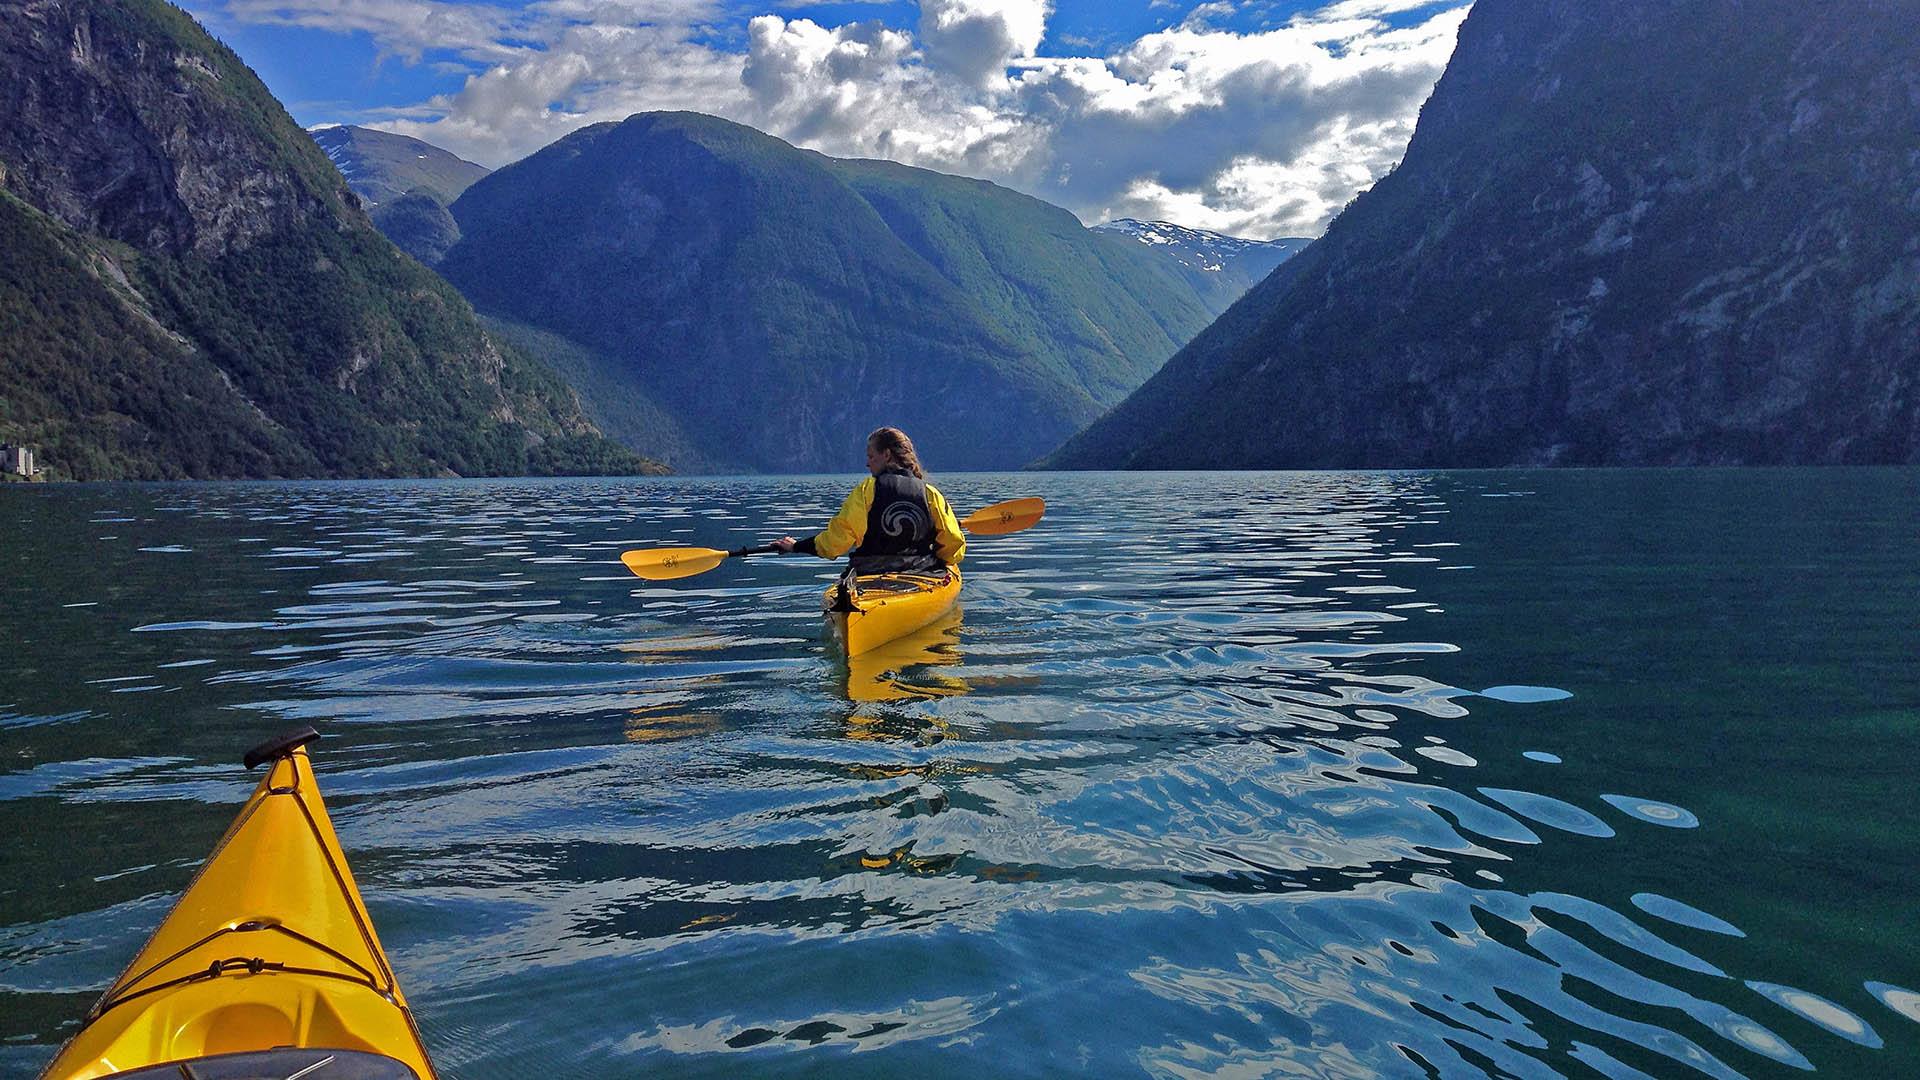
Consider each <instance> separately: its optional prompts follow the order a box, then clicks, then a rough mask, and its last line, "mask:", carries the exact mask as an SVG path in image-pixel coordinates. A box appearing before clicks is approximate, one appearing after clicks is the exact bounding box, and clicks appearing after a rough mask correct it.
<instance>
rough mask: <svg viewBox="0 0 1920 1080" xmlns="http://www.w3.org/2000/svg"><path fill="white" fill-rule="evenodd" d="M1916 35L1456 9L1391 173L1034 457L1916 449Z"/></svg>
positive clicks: (1767, 22)
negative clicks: (1440, 62)
mask: <svg viewBox="0 0 1920 1080" xmlns="http://www.w3.org/2000/svg"><path fill="white" fill-rule="evenodd" d="M1916 115H1920V19H1915V18H1914V17H1913V6H1912V4H1911V3H1906V2H1897V0H1843V2H1836V3H1830V4H1818V5H1806V4H1801V3H1797V2H1790V0H1745V2H1742V3H1733V2H1731V0H1713V2H1710V3H1703V4H1671V3H1667V2H1664V0H1609V2H1606V3H1592V2H1590V0H1478V2H1477V3H1475V5H1474V8H1473V12H1472V14H1471V15H1470V16H1469V17H1468V18H1467V20H1466V22H1465V24H1464V25H1463V26H1462V28H1461V31H1460V37H1459V44H1458V46H1457V48H1456V51H1455V53H1454V56H1453V59H1452V61H1451V63H1450V64H1449V65H1448V67H1447V70H1446V73H1445V75H1444V76H1443V77H1442V78H1441V80H1440V82H1439V84H1438V85H1437V86H1436V87H1435V89H1434V92H1433V96H1432V98H1431V99H1430V100H1429V101H1428V102H1427V104H1426V106H1425V107H1424V108H1423V109H1422V111H1421V114H1420V120H1419V125H1418V128H1417V130H1416V132H1415V134H1414V137H1413V140H1412V142H1411V144H1410V145H1409V146H1408V149H1407V154H1406V158H1405V160H1404V161H1403V162H1402V163H1401V165H1400V166H1399V167H1398V168H1397V169H1396V170H1395V171H1394V172H1393V173H1392V174H1391V175H1389V176H1387V177H1385V178H1383V179H1382V180H1381V181H1380V182H1379V183H1378V184H1376V185H1375V186H1374V187H1373V189H1372V190H1370V191H1368V192H1366V193H1365V194H1363V195H1361V196H1360V197H1359V198H1358V199H1356V200H1355V201H1354V202H1353V203H1352V204H1351V205H1350V206H1349V207H1348V209H1347V210H1346V211H1345V212H1344V213H1342V214H1341V215H1340V217H1339V218H1338V219H1336V220H1335V221H1334V223H1333V224H1332V226H1331V227H1330V228H1329V229H1328V231H1327V234H1326V235H1325V236H1324V237H1322V238H1321V239H1320V240H1319V241H1317V242H1316V243H1315V244H1313V246H1311V247H1310V248H1308V249H1307V250H1306V251H1305V252H1303V253H1302V254H1300V255H1299V256H1298V257H1296V258H1295V259H1293V260H1291V261H1290V262H1288V263H1286V264H1284V265H1283V266H1282V268H1281V272H1280V273H1276V274H1275V275H1274V276H1273V277H1271V278H1269V279H1268V280H1267V281H1265V282H1263V283H1262V284H1261V285H1259V286H1257V287H1255V288H1254V289H1253V290H1252V291H1251V292H1249V293H1248V294H1247V296H1246V297H1245V298H1244V299H1242V300H1241V301H1240V302H1239V303H1238V304H1236V305H1235V306H1234V307H1233V308H1232V309H1230V310H1229V311H1228V313H1227V314H1226V315H1225V316H1223V317H1222V318H1221V319H1220V320H1219V321H1218V322H1217V323H1215V324H1214V325H1213V326H1212V327H1209V328H1208V330H1207V331H1206V332H1205V333H1203V334H1201V335H1199V337H1197V338H1196V339H1195V340H1194V341H1193V342H1192V343H1191V344H1189V345H1188V346H1187V347H1186V348H1185V349H1184V350H1182V352H1181V353H1180V354H1179V355H1178V356H1176V357H1174V358H1173V359H1172V360H1171V361H1169V362H1168V363H1167V365H1166V366H1165V368H1163V369H1162V370H1161V372H1160V373H1159V374H1158V375H1156V376H1155V377H1154V378H1153V379H1152V380H1150V381H1149V382H1148V383H1147V384H1146V385H1145V386H1144V387H1142V388H1141V389H1140V390H1139V391H1138V392H1137V393H1135V394H1134V395H1133V396H1132V397H1131V398H1130V399H1129V400H1128V401H1127V402H1126V403H1125V404H1123V405H1121V406H1120V407H1119V408H1117V409H1115V410H1114V411H1113V412H1112V413H1110V414H1109V415H1108V416H1106V417H1104V418H1103V419H1102V420H1101V421H1100V422H1098V423H1096V424H1094V425H1092V426H1091V427H1090V428H1089V429H1088V430H1087V431H1086V432H1084V433H1082V434H1081V435H1080V436H1078V437H1077V438H1075V439H1074V440H1072V441H1071V442H1069V443H1068V444H1067V445H1066V446H1065V447H1064V448H1063V449H1061V450H1060V451H1059V452H1058V453H1056V454H1055V455H1054V456H1053V457H1052V458H1051V463H1052V464H1053V465H1056V466H1060V467H1081V468H1084V467H1153V468H1183V467H1374V466H1380V467H1397V466H1480V465H1522V464H1544V465H1677V464H1736V463H1753V464H1758V463H1841V462H1912V461H1916V460H1920V411H1917V410H1916V404H1917V402H1916V395H1917V394H1920V389H1917V388H1920V195H1916V192H1920V151H1916V150H1915V145H1916V144H1915V135H1914V133H1915V128H1914V117H1915V116H1916Z"/></svg>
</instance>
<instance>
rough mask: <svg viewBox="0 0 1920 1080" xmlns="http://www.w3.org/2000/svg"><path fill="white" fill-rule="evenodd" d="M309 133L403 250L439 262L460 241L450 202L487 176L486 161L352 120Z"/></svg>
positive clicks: (375, 221) (377, 225)
mask: <svg viewBox="0 0 1920 1080" xmlns="http://www.w3.org/2000/svg"><path fill="white" fill-rule="evenodd" d="M307 133H308V134H309V135H312V136H313V141H314V142H316V143H318V144H320V149H322V150H324V151H326V153H327V160H329V161H331V162H333V164H334V167H335V168H337V169H339V170H340V175H341V176H343V177H345V178H346V181H347V186H348V187H350V188H352V189H353V193H354V194H355V195H358V196H360V202H361V204H362V205H363V206H365V207H366V209H367V216H369V217H371V218H372V219H373V226H374V228H376V229H379V230H380V231H381V233H383V234H385V236H386V238H387V239H389V240H391V241H393V242H394V243H395V244H396V245H398V246H399V248H400V250H402V251H404V252H406V253H407V254H409V255H411V256H413V257H414V258H416V259H419V260H420V261H421V262H423V263H426V264H427V265H428V266H433V265H435V264H437V263H438V262H439V261H440V259H441V257H442V256H444V255H446V253H447V249H448V248H450V247H452V246H453V245H454V244H455V243H457V242H458V241H459V239H460V227H459V226H458V225H455V224H454V221H453V215H452V214H449V213H448V212H447V206H448V205H449V204H451V203H452V202H453V200H455V199H457V198H459V197H460V193H461V192H463V191H465V190H467V188H468V187H470V186H472V185H473V182H474V181H476V180H478V179H480V178H481V177H483V176H485V175H487V169H486V167H485V166H484V165H475V164H474V163H473V162H471V161H468V160H466V159H464V158H459V157H455V156H454V155H452V154H450V153H448V152H447V151H445V150H442V149H440V148H439V147H437V146H435V145H433V144H432V143H428V142H422V141H420V140H419V139H414V138H410V137H408V136H405V135H395V134H393V133H391V132H386V131H375V130H373V129H372V128H363V127H356V126H354V125H352V124H322V125H320V126H319V127H316V128H309V129H308V131H307Z"/></svg>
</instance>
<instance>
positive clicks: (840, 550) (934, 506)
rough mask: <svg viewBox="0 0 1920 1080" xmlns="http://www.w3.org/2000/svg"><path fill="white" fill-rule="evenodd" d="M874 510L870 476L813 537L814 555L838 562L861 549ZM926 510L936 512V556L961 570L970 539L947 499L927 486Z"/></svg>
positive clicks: (934, 530)
mask: <svg viewBox="0 0 1920 1080" xmlns="http://www.w3.org/2000/svg"><path fill="white" fill-rule="evenodd" d="M872 508H873V477H871V476H869V477H867V478H866V479H865V480H862V481H860V482H859V483H858V484H855V485H854V486H853V491H852V492H850V493H849V494H848V495H847V501H846V502H843V503H841V504H840V512H839V513H837V514H835V515H833V520H832V521H829V522H827V527H826V528H825V529H822V530H821V531H820V532H819V533H818V534H816V535H815V536H814V538H813V553H814V554H815V555H818V556H820V557H821V558H823V559H837V558H839V557H840V556H842V555H845V554H846V553H847V552H849V551H852V550H853V549H854V548H856V547H859V546H860V541H861V540H863V539H865V538H866V535H867V511H869V510H871V509H872ZM927 509H928V510H931V511H932V512H933V533H934V535H933V553H934V554H935V555H937V556H939V558H940V561H941V562H943V563H946V564H947V565H948V566H958V565H959V564H960V560H961V559H962V558H964V557H965V556H966V554H967V539H966V537H965V536H964V535H963V534H962V533H961V532H960V522H959V520H958V519H957V518H955V517H954V516H953V507H951V506H948V505H947V497H946V496H944V495H942V494H940V489H938V488H936V487H934V486H933V485H932V484H928V485H927Z"/></svg>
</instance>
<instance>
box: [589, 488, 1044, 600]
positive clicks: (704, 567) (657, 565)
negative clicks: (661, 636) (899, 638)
mask: <svg viewBox="0 0 1920 1080" xmlns="http://www.w3.org/2000/svg"><path fill="white" fill-rule="evenodd" d="M1046 509H1047V504H1046V503H1045V502H1042V501H1041V500H1039V499H1032V498H1028V499H1009V500H1007V501H1006V502H1003V503H994V504H993V505H992V506H987V507H982V508H981V509H979V510H975V511H974V512H973V513H971V514H968V515H967V516H966V517H964V518H961V519H960V527H961V528H963V529H965V530H967V531H968V532H970V533H973V534H975V535H977V536H1005V535H1006V534H1007V533H1012V532H1019V531H1020V530H1021V529H1028V528H1032V527H1033V525H1034V524H1035V523H1037V522H1038V521H1039V520H1040V515H1041V514H1044V513H1045V512H1046ZM779 550H780V549H779V548H777V547H774V546H773V545H772V544H767V545H765V546H764V547H743V548H734V549H733V550H732V551H722V550H720V549H719V548H687V547H676V548H647V549H645V550H643V551H623V552H621V553H620V561H621V562H622V563H624V564H626V567H627V569H629V570H631V571H633V572H634V574H635V575H636V576H638V577H643V578H646V579H647V580H649V581H671V580H672V579H674V578H683V577H692V576H693V575H695V574H704V573H706V572H707V571H709V570H711V569H713V568H714V567H716V566H719V565H720V564H721V563H723V562H725V561H727V560H728V559H730V558H732V557H733V556H735V555H767V554H771V553H772V552H775V551H779Z"/></svg>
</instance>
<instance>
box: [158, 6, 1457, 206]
mask: <svg viewBox="0 0 1920 1080" xmlns="http://www.w3.org/2000/svg"><path fill="white" fill-rule="evenodd" d="M183 6H185V7H186V8H187V9H188V10H189V11H190V12H192V13H193V14H194V15H195V16H197V17H198V18H200V20H201V21H202V22H203V23H205V24H206V25H207V26H208V27H209V28H210V29H211V30H213V31H214V33H216V34H217V35H218V36H220V37H221V39H222V40H224V41H226V42H227V43H228V44H229V45H231V46H233V47H234V48H235V49H236V50H237V51H238V52H239V53H240V55H241V56H242V57H243V58H244V59H245V60H246V61H247V62H248V63H249V64H250V65H252V66H253V68H254V69H255V70H256V71H258V72H259V73H260V74H261V76H262V77H263V78H264V79H265V80H266V82H267V84H268V86H269V87H270V88H272V90H273V91H274V93H275V94H276V95H278V96H279V97H280V99H281V100H282V101H284V102H285V103H286V104H287V106H288V109H289V110H290V111H291V112H292V113H293V115H294V118H295V119H296V120H299V121H300V122H301V123H303V124H307V125H310V126H311V125H315V124H321V123H343V122H344V123H361V124H367V125H369V126H374V127H380V128H383V129H386V130H392V131H398V132H401V133H404V134H409V135H414V136H417V137H419V138H423V139H426V140H428V141H429V142H433V143H435V144H437V145H440V146H443V147H446V148H447V149H449V150H452V151H453V152H455V153H458V154H460V155H461V156H463V157H467V158H470V159H472V160H475V161H479V162H481V163H482V164H485V165H489V166H495V167H497V166H499V165H503V164H506V163H508V162H510V161H513V160H515V159H517V158H519V157H522V156H524V155H526V154H528V153H531V152H533V151H535V150H537V149H539V148H540V147H541V146H544V145H546V144H547V143H548V142H551V141H552V140H553V139H556V138H558V137H560V136H561V135H564V134H566V133H567V132H568V131H571V130H574V129H576V128H578V127H580V126H583V125H585V124H588V123H595V122H599V121H604V120H614V119H620V118H622V117H624V116H626V115H629V114H631V113H633V112H639V111H645V110H648V109H695V110H698V111H702V112H710V113H714V114H716V115H720V116H725V117H728V118H729V119H733V120H737V121H740V122H742V123H747V124H751V125H753V126H754V127H758V128H760V129H762V130H765V131H769V132H772V133H773V134H775V135H779V136H781V137H782V138H785V139H787V140H788V141H790V142H794V143H796V144H797V145H804V146H808V147H811V148H813V149H817V150H820V151H822V152H824V153H828V154H835V155H838V156H858V157H886V158H892V159H894V160H898V161H903V162H905V163H907V164H911V165H919V166H923V167H926V168H933V169H939V170H941V171H944V172H954V173H961V174H964V175H969V176H979V177H983V178H986V179H989V180H994V181H996V182H999V183H1003V184H1007V185H1008V186H1011V187H1014V188H1016V189H1019V190H1022V191H1026V192H1029V193H1031V194H1034V195H1037V196H1039V197H1041V198H1044V199H1047V200H1048V201H1051V202H1054V203H1058V204H1060V205H1063V206H1066V207H1067V208H1069V209H1071V210H1073V211H1074V212H1075V213H1077V214H1079V215H1080V217H1081V218H1082V219H1083V220H1085V221H1087V222H1088V223H1089V224H1091V223H1094V222H1096V221H1101V220H1106V219H1109V218H1113V217H1122V216H1131V217H1149V218H1164V219H1167V220H1172V221H1176V222H1178V223H1181V224H1185V225H1193V226H1198V227H1203V228H1214V229H1220V230H1221V231H1225V232H1231V233H1235V234H1238V235H1247V236H1263V237H1264V236H1278V235H1315V234H1317V233H1318V232H1319V231H1320V230H1321V229H1323V228H1324V227H1325V225H1326V222H1327V220H1328V219H1329V218H1330V217H1331V216H1332V214H1333V213H1335V212H1337V211H1338V209H1339V207H1341V206H1342V205H1344V204H1345V203H1346V201H1347V200H1348V199H1350V198H1351V197H1352V195H1353V194H1354V193H1355V192H1357V191H1358V190H1360V189H1362V188H1364V187H1366V186H1367V185H1369V184H1371V183H1372V182H1373V180H1375V179H1377V178H1378V177H1379V176H1380V175H1382V174H1384V173H1385V172H1386V171H1387V170H1388V169H1390V168H1391V167H1392V166H1393V165H1394V164H1395V163H1396V162H1398V160H1399V158H1400V156H1401V154H1402V153H1403V152H1404V150H1405V145H1406V140H1407V138H1408V137H1409V136H1410V135H1411V133H1412V128H1413V122H1414V119H1415V116H1416V115H1417V112H1418V109H1419V106H1420V104H1421V102H1423V101H1424V100H1425V98H1426V96H1427V94H1428V92H1429V91H1430V90H1431V88H1432V85H1433V82H1434V80H1435V79H1436V78H1438V76H1439V74H1440V71H1441V70H1442V68H1443V67H1444V65H1445V62H1446V59H1447V57H1448V56H1449V55H1450V54H1451V51H1452V44H1453V39H1454V36H1455V33H1456V31H1457V29H1458V26H1459V23H1460V20H1461V19H1462V18H1463V17H1464V16H1465V14H1466V12H1467V7H1466V5H1465V4H1464V3H1462V2H1461V0H1326V2H1319V3H1304V2H1299V0H1211V2H1205V3H1202V2H1199V0H1117V2H1094V0H1053V2H1047V0H891V2H882V3H838V2H835V3H807V2H804V0H801V2H789V3H751V2H746V0H492V2H465V0H185V2H184V5H183Z"/></svg>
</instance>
